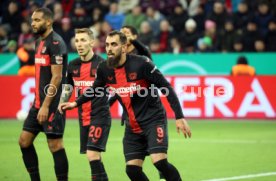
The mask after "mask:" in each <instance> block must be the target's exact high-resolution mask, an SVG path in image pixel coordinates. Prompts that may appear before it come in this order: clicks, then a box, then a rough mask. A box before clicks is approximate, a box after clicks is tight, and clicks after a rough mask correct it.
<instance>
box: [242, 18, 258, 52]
mask: <svg viewBox="0 0 276 181" xmlns="http://www.w3.org/2000/svg"><path fill="white" fill-rule="evenodd" d="M242 36H243V39H244V45H245V51H247V52H254V50H255V48H254V42H255V41H256V39H257V38H260V37H261V34H260V32H259V30H258V26H257V24H256V22H255V20H254V19H251V20H249V22H248V23H247V26H246V29H245V30H244V32H243V35H242Z"/></svg>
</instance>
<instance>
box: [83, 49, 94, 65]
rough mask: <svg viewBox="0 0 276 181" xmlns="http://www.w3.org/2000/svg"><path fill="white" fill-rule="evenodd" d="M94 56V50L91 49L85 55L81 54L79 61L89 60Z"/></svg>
mask: <svg viewBox="0 0 276 181" xmlns="http://www.w3.org/2000/svg"><path fill="white" fill-rule="evenodd" d="M93 56H94V52H93V51H89V53H88V54H87V55H85V56H81V57H80V58H81V61H83V62H88V61H90V60H91V58H92V57H93Z"/></svg>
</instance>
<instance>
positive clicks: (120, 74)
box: [112, 67, 142, 133]
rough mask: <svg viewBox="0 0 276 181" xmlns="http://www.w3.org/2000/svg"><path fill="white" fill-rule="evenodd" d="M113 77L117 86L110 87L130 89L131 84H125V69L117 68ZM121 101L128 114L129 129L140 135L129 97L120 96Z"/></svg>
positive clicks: (140, 130)
mask: <svg viewBox="0 0 276 181" xmlns="http://www.w3.org/2000/svg"><path fill="white" fill-rule="evenodd" d="M115 77H116V81H117V84H116V85H112V86H114V87H115V86H116V87H115V88H117V87H130V86H131V84H133V82H127V77H126V71H125V68H124V67H122V68H119V69H115ZM120 97H121V99H122V102H123V104H124V106H125V107H126V110H127V113H128V117H129V123H130V127H131V128H132V131H133V132H134V133H141V132H142V129H141V127H140V126H139V124H138V122H137V120H136V117H135V113H134V110H133V107H132V104H131V98H130V96H126V95H124V96H120Z"/></svg>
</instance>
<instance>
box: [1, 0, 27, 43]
mask: <svg viewBox="0 0 276 181" xmlns="http://www.w3.org/2000/svg"><path fill="white" fill-rule="evenodd" d="M22 21H23V17H22V15H21V10H20V8H19V5H18V4H17V2H16V1H10V3H9V5H8V8H7V9H6V11H4V14H3V18H2V24H8V25H9V26H10V29H11V31H10V38H11V39H17V38H18V35H19V34H20V30H21V29H20V25H21V22H22Z"/></svg>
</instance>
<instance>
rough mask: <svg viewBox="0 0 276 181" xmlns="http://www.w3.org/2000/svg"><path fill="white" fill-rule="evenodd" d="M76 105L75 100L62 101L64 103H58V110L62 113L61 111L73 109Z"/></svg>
mask: <svg viewBox="0 0 276 181" xmlns="http://www.w3.org/2000/svg"><path fill="white" fill-rule="evenodd" d="M77 106H78V105H77V103H76V102H64V103H61V104H59V106H58V110H59V112H60V113H61V114H62V113H63V111H66V110H71V109H74V108H75V107H77Z"/></svg>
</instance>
